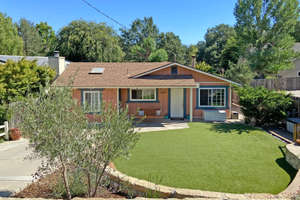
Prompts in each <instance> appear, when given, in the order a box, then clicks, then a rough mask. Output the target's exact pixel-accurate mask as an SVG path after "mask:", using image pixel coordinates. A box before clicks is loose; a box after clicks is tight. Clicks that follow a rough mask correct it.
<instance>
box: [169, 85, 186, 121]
mask: <svg viewBox="0 0 300 200" xmlns="http://www.w3.org/2000/svg"><path fill="white" fill-rule="evenodd" d="M170 103H171V106H170V108H171V113H170V115H171V118H184V116H183V89H182V88H172V89H171V102H170Z"/></svg>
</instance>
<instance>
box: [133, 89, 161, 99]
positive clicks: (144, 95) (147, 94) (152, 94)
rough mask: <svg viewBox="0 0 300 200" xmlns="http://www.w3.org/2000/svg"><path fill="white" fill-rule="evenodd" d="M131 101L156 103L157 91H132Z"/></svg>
mask: <svg viewBox="0 0 300 200" xmlns="http://www.w3.org/2000/svg"><path fill="white" fill-rule="evenodd" d="M130 100H131V101H155V100H156V90H155V89H131V90H130Z"/></svg>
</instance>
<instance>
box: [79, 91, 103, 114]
mask: <svg viewBox="0 0 300 200" xmlns="http://www.w3.org/2000/svg"><path fill="white" fill-rule="evenodd" d="M92 93H97V99H98V101H99V109H97V110H92V108H90V109H87V110H86V100H85V95H86V94H92ZM92 101H93V98H92V97H91V104H92ZM101 104H102V92H101V90H83V91H82V105H83V108H84V111H85V112H86V113H100V112H101Z"/></svg>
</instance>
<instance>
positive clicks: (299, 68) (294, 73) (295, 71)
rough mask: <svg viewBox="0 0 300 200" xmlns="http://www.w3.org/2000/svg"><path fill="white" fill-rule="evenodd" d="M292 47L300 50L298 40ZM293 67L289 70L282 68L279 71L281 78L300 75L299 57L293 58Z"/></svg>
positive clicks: (297, 50)
mask: <svg viewBox="0 0 300 200" xmlns="http://www.w3.org/2000/svg"><path fill="white" fill-rule="evenodd" d="M293 49H294V50H295V51H296V52H300V42H297V43H295V45H294V47H293ZM294 63H295V67H294V68H292V69H289V70H284V71H281V72H280V73H279V76H280V77H281V78H294V77H300V58H297V59H295V60H294Z"/></svg>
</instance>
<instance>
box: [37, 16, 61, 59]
mask: <svg viewBox="0 0 300 200" xmlns="http://www.w3.org/2000/svg"><path fill="white" fill-rule="evenodd" d="M36 30H37V31H38V33H39V35H40V37H41V39H42V44H43V45H42V53H43V54H44V55H50V54H52V52H53V51H54V50H55V48H56V45H57V40H56V36H55V32H54V30H53V29H52V27H51V26H49V25H48V24H47V22H40V23H39V24H37V25H36Z"/></svg>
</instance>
